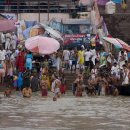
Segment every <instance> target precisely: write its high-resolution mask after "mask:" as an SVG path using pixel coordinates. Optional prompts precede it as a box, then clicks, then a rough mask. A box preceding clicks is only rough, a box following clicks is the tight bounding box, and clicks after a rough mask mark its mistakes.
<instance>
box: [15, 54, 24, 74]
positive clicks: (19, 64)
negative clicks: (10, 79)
mask: <svg viewBox="0 0 130 130" xmlns="http://www.w3.org/2000/svg"><path fill="white" fill-rule="evenodd" d="M24 65H25V53H24V52H19V54H18V56H17V58H16V67H17V68H18V71H19V72H24V70H25V67H24Z"/></svg>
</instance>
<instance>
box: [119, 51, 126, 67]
mask: <svg viewBox="0 0 130 130" xmlns="http://www.w3.org/2000/svg"><path fill="white" fill-rule="evenodd" d="M125 61H128V56H127V53H126V52H124V51H121V52H119V57H118V64H119V66H120V68H121V69H123V67H122V66H123V65H124V64H125Z"/></svg>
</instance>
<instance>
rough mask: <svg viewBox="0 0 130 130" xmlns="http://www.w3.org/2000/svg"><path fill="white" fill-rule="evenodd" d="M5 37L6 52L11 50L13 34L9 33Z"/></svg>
mask: <svg viewBox="0 0 130 130" xmlns="http://www.w3.org/2000/svg"><path fill="white" fill-rule="evenodd" d="M5 36H6V42H5V50H7V49H10V44H11V34H10V33H7V34H6V35H5Z"/></svg>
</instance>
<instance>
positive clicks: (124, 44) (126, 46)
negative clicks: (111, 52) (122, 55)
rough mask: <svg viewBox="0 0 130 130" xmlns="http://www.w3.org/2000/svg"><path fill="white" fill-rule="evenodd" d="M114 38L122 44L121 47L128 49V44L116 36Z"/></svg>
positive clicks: (129, 49) (129, 48)
mask: <svg viewBox="0 0 130 130" xmlns="http://www.w3.org/2000/svg"><path fill="white" fill-rule="evenodd" d="M116 40H117V41H118V42H119V43H120V44H121V45H122V47H123V49H125V50H127V51H130V46H129V45H128V44H127V43H125V42H124V41H122V40H120V39H118V38H116Z"/></svg>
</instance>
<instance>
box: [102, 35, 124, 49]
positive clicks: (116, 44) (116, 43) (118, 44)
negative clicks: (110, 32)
mask: <svg viewBox="0 0 130 130" xmlns="http://www.w3.org/2000/svg"><path fill="white" fill-rule="evenodd" d="M103 40H105V41H107V42H109V43H111V44H113V45H114V46H115V47H117V48H123V47H122V45H121V44H120V43H119V42H118V41H117V40H116V38H110V37H103Z"/></svg>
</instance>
